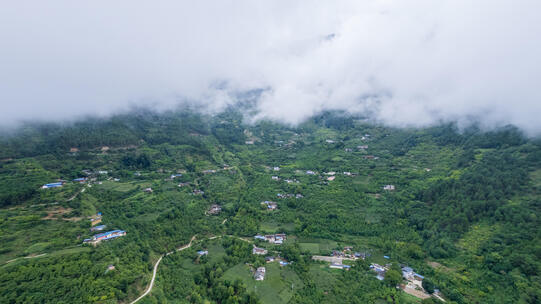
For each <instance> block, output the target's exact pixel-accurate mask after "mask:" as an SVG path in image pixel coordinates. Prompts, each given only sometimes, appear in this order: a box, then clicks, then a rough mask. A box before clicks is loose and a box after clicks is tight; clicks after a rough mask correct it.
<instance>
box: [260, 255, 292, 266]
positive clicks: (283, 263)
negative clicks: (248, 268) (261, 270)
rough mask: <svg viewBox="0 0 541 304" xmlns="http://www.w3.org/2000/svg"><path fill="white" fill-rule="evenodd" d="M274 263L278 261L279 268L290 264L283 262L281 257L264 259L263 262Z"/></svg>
mask: <svg viewBox="0 0 541 304" xmlns="http://www.w3.org/2000/svg"><path fill="white" fill-rule="evenodd" d="M274 261H278V263H279V264H280V266H281V267H284V266H287V265H289V264H290V263H289V262H288V261H286V260H284V259H283V258H281V257H274V256H272V255H270V256H267V257H265V262H267V263H272V262H274Z"/></svg>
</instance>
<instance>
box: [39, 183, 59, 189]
mask: <svg viewBox="0 0 541 304" xmlns="http://www.w3.org/2000/svg"><path fill="white" fill-rule="evenodd" d="M62 185H64V183H62V182H56V183H50V184H45V185H43V186H41V188H42V189H50V188H58V187H62Z"/></svg>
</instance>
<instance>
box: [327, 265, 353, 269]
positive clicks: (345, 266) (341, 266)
mask: <svg viewBox="0 0 541 304" xmlns="http://www.w3.org/2000/svg"><path fill="white" fill-rule="evenodd" d="M329 267H330V268H334V269H344V270H349V269H350V268H351V266H350V265H344V264H337V263H332V264H331V265H330V266H329Z"/></svg>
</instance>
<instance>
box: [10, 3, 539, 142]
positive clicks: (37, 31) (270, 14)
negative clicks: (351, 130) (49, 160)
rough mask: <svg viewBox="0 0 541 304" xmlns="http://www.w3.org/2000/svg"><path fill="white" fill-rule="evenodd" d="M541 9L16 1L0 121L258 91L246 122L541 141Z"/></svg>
mask: <svg viewBox="0 0 541 304" xmlns="http://www.w3.org/2000/svg"><path fill="white" fill-rule="evenodd" d="M540 9H541V2H539V1H526V0H524V1H522V0H519V1H483V0H480V1H475V2H471V1H407V2H404V1H398V2H397V1H331V2H318V3H314V2H310V3H309V4H308V3H306V2H303V3H301V2H300V1H299V2H297V1H269V2H262V1H195V2H194V1H160V2H153V3H150V2H148V3H136V2H133V1H114V2H111V1H90V2H80V1H76V2H74V1H46V2H44V1H42V2H37V3H36V2H31V1H13V2H11V3H5V4H2V8H1V9H0V19H1V20H2V26H1V27H0V43H1V47H0V101H1V103H2V110H1V111H0V120H1V122H0V124H1V125H4V126H7V125H12V124H14V123H16V122H18V121H21V120H35V119H41V120H55V119H76V118H78V117H81V116H83V115H89V114H90V115H107V114H111V113H116V112H118V111H122V110H123V109H126V108H129V107H131V106H133V105H149V106H151V107H156V108H158V109H164V108H170V107H174V106H176V105H177V104H178V103H179V102H186V101H189V102H190V103H194V104H196V105H198V106H199V107H200V108H202V109H206V110H209V111H219V110H221V109H223V108H225V107H226V106H227V105H229V104H233V103H235V102H236V99H237V96H238V93H239V92H247V91H250V90H256V89H263V93H262V94H261V96H260V98H259V100H258V101H257V105H256V110H257V111H256V114H255V115H254V117H253V119H256V120H257V119H263V118H264V119H272V120H276V121H282V122H286V123H292V124H295V123H298V122H301V121H303V120H304V119H306V118H308V117H309V116H311V115H313V114H316V113H318V112H320V111H323V110H346V111H349V112H351V113H355V114H363V113H365V114H366V113H370V117H371V118H372V119H374V120H376V121H379V122H383V123H386V124H389V125H393V126H427V125H431V124H434V123H438V122H442V121H457V122H459V123H461V124H467V123H468V122H470V121H477V122H480V123H481V124H482V125H484V126H486V127H494V126H500V125H504V124H515V125H517V126H519V127H520V128H522V129H523V130H525V131H526V132H528V133H529V134H532V135H538V134H541V120H540V119H538V117H540V116H541V98H540V97H541V93H540V90H539V87H540V81H541V60H540V58H539V57H540V55H539V54H541V39H540V38H539V37H541V22H540V21H539V18H538V17H539V16H538V15H539V13H538V12H539V11H540Z"/></svg>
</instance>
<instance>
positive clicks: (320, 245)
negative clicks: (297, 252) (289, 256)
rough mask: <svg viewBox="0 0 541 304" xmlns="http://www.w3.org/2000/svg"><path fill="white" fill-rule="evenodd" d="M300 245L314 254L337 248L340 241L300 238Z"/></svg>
mask: <svg viewBox="0 0 541 304" xmlns="http://www.w3.org/2000/svg"><path fill="white" fill-rule="evenodd" d="M299 246H300V247H301V249H302V250H306V251H308V252H310V253H312V254H322V253H328V252H330V251H332V250H333V249H335V248H336V247H337V246H338V243H337V242H335V241H332V240H326V239H299Z"/></svg>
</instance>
